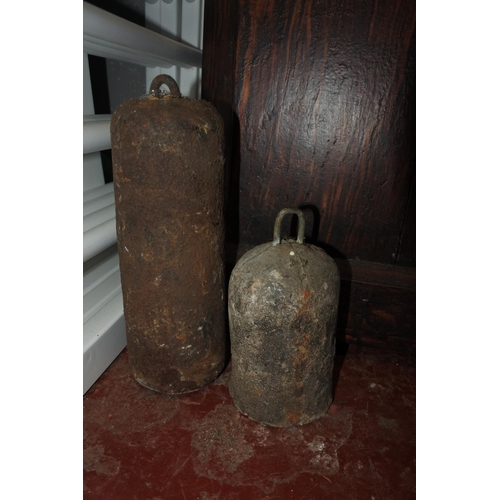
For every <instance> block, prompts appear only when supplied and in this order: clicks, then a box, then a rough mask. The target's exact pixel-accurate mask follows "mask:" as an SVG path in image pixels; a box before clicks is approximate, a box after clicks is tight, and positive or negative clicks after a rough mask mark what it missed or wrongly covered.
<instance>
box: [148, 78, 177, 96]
mask: <svg viewBox="0 0 500 500" xmlns="http://www.w3.org/2000/svg"><path fill="white" fill-rule="evenodd" d="M163 84H165V85H166V86H167V87H168V89H169V90H170V95H171V96H172V97H182V96H181V91H180V90H179V85H177V82H176V81H175V80H174V79H173V78H172V77H171V76H169V75H158V76H156V77H155V78H153V81H152V82H151V85H150V86H149V93H150V94H153V95H154V96H155V97H158V98H162V97H163V95H164V94H163V93H162V92H160V87H161V86H162V85H163Z"/></svg>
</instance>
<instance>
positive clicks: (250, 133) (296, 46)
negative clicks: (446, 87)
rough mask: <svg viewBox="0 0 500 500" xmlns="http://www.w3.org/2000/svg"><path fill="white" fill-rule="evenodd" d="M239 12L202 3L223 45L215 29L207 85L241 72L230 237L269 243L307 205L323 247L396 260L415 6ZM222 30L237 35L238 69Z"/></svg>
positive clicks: (257, 3)
mask: <svg viewBox="0 0 500 500" xmlns="http://www.w3.org/2000/svg"><path fill="white" fill-rule="evenodd" d="M224 9H227V12H226V11H225V10H224ZM235 9H236V7H234V6H233V7H231V6H230V2H229V3H228V2H224V1H214V2H207V6H206V12H207V13H208V15H210V16H211V17H210V19H211V22H212V23H213V22H216V23H217V25H218V28H217V30H218V32H219V38H217V39H216V38H213V34H214V28H212V29H211V34H209V35H210V36H209V38H206V39H205V44H204V50H205V51H207V50H208V51H211V53H212V54H216V53H217V57H218V58H219V60H215V59H214V57H212V58H211V59H210V60H211V63H212V64H213V66H212V67H208V66H205V67H204V78H205V77H206V78H207V80H204V83H206V84H208V83H209V82H208V78H213V76H210V75H207V72H208V73H213V72H215V73H218V72H219V71H220V72H222V73H223V74H225V75H226V76H227V75H231V74H232V73H234V74H235V79H234V84H235V89H234V101H233V109H234V111H235V114H236V118H234V122H236V126H234V127H233V132H234V130H235V129H237V133H236V134H235V135H234V136H233V144H232V145H231V147H232V149H233V151H234V150H236V155H237V160H238V161H237V162H236V165H235V168H236V169H237V171H236V172H232V173H233V178H232V179H233V183H232V184H231V187H232V189H231V191H232V198H231V200H230V205H229V208H230V215H231V220H230V223H229V224H228V234H229V236H230V238H231V239H232V241H235V242H237V241H240V242H243V243H251V244H257V243H261V242H264V241H267V240H268V228H269V227H272V224H273V221H274V217H275V215H276V214H277V212H278V211H279V209H281V208H283V207H285V206H292V207H298V206H301V205H303V204H308V205H309V206H313V207H315V208H316V209H317V211H318V214H319V217H320V220H319V232H318V241H320V242H323V243H324V244H327V245H331V246H332V247H334V248H336V249H337V251H338V253H339V254H340V255H344V256H345V257H347V258H360V259H362V260H368V261H378V262H385V263H391V262H394V261H395V259H396V252H397V248H398V243H399V237H400V234H401V228H402V223H403V218H404V211H405V208H406V205H407V197H408V192H409V186H410V182H411V168H410V163H411V151H409V149H408V148H409V140H408V134H409V133H411V125H409V124H408V119H409V117H410V113H409V110H410V108H411V103H410V100H411V98H412V92H411V88H410V86H411V85H410V84H411V82H412V79H411V74H412V71H413V72H414V67H413V69H412V68H411V61H413V62H414V58H411V57H410V58H409V52H410V51H411V50H412V47H413V48H414V44H412V39H413V33H414V25H415V5H414V2H412V1H397V0H364V1H355V2H352V1H347V0H344V1H342V0H314V1H313V0H300V1H295V0H294V1H291V0H284V1H280V2H269V1H267V0H240V2H239V4H238V16H237V17H234V16H233V17H232V19H229V18H230V17H231V16H230V13H231V11H232V12H233V13H234V11H235ZM216 11H218V12H216ZM214 14H217V15H215V19H214ZM223 19H225V22H226V24H225V28H224V29H223V25H222V23H223V22H224V21H223ZM235 24H238V26H237V27H236V28H235V27H234V25H235ZM206 26H207V25H206ZM225 29H228V30H229V31H231V32H232V34H233V35H235V36H236V44H235V46H234V47H235V49H236V53H235V65H234V69H232V68H228V65H229V64H230V63H229V62H228V61H225V60H224V57H226V56H229V58H231V55H230V49H229V48H228V49H227V52H226V50H225V48H226V47H229V46H228V45H227V43H226V42H224V40H226V39H227V38H226V37H227V36H228V35H226V34H225V33H224V30H225ZM229 38H230V36H229ZM211 45H212V46H211ZM223 47H224V49H222V48H223ZM222 50H224V55H222V54H221V51H222ZM408 61H410V63H408ZM413 66H414V65H413ZM229 78H232V76H229ZM214 84H215V82H213V83H212V85H214ZM219 90H220V91H221V92H222V93H223V94H224V93H225V90H224V89H223V88H222V89H221V86H220V85H219V84H217V88H215V87H214V88H212V89H206V92H207V93H206V95H207V96H208V95H215V94H216V93H217V92H218V91H219ZM235 179H237V182H235ZM235 189H237V190H238V191H237V193H234V190H235Z"/></svg>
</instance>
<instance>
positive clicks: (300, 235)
mask: <svg viewBox="0 0 500 500" xmlns="http://www.w3.org/2000/svg"><path fill="white" fill-rule="evenodd" d="M288 214H295V215H298V217H299V230H298V231H297V243H300V244H302V243H304V232H305V229H306V218H305V217H304V212H302V210H299V209H294V208H284V209H283V210H281V212H280V213H279V214H278V216H277V217H276V221H275V222H274V239H273V246H274V247H275V246H276V245H279V244H280V243H281V236H280V234H281V221H282V220H283V217H284V216H285V215H288Z"/></svg>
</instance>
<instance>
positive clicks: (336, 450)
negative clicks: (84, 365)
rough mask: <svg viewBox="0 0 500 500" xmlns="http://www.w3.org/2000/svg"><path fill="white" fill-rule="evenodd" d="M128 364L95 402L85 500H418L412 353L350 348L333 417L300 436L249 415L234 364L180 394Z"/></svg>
mask: <svg viewBox="0 0 500 500" xmlns="http://www.w3.org/2000/svg"><path fill="white" fill-rule="evenodd" d="M127 363H128V360H127V352H126V350H125V351H124V352H122V353H121V354H120V356H119V357H118V358H117V359H116V360H115V362H114V363H113V364H112V365H111V366H110V367H109V368H108V370H107V371H106V372H105V373H104V374H103V376H102V377H101V378H100V379H99V380H98V381H97V382H96V384H95V385H94V386H93V387H92V388H91V389H90V391H89V392H88V393H87V394H86V395H85V396H84V498H85V499H94V498H95V499H107V500H113V499H119V500H128V499H137V500H160V499H161V500H163V499H181V500H191V499H199V500H216V499H217V500H264V499H265V500H272V499H287V500H288V499H290V500H293V499H304V500H309V499H356V500H363V499H369V500H372V499H376V500H390V499H395V500H405V499H410V498H415V358H414V356H413V355H406V354H399V353H393V352H388V351H384V350H379V349H374V348H367V347H358V346H349V347H348V349H347V350H346V352H344V353H341V354H338V355H337V356H336V366H335V369H334V373H335V375H334V380H335V397H334V403H333V404H332V406H331V408H330V410H329V412H328V414H327V415H325V416H324V417H323V418H321V419H319V420H317V421H315V422H312V423H310V424H308V425H305V426H303V427H296V428H291V429H277V428H272V427H266V426H264V425H261V424H259V423H257V422H254V421H252V420H250V419H249V418H247V417H245V416H244V415H242V414H240V413H239V412H238V410H237V409H236V407H235V406H234V405H233V402H232V400H231V396H230V395H229V391H228V388H227V382H228V378H229V374H230V367H228V369H227V370H226V371H225V372H224V373H223V374H222V375H221V376H220V377H219V379H218V380H217V381H216V382H214V383H213V384H211V385H210V386H208V387H206V388H204V389H202V390H200V391H198V392H193V393H190V394H186V395H183V396H176V397H170V396H165V395H162V394H158V393H155V392H152V391H150V390H148V389H146V388H144V387H142V386H140V385H139V384H138V383H137V382H135V381H134V380H133V379H132V377H131V376H130V374H129V370H128V364H127Z"/></svg>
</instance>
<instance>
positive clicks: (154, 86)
mask: <svg viewBox="0 0 500 500" xmlns="http://www.w3.org/2000/svg"><path fill="white" fill-rule="evenodd" d="M163 84H165V85H167V86H168V87H169V89H170V94H166V93H164V92H162V90H161V87H162V85H163ZM111 145H112V156H113V181H114V186H115V204H116V227H117V242H118V250H119V259H120V273H121V280H122V290H123V302H124V312H125V324H126V331H127V345H128V355H129V360H130V364H131V368H132V374H133V376H134V377H135V379H136V380H137V381H138V382H139V383H141V384H142V385H144V386H146V387H149V388H150V389H153V390H156V391H161V392H165V393H170V394H177V393H183V392H189V391H194V390H196V389H199V388H201V387H203V386H204V385H206V384H208V383H210V382H212V381H213V380H214V379H215V378H216V377H217V376H218V375H219V373H220V372H221V370H222V368H223V366H224V361H225V359H224V358H225V351H226V349H225V335H226V332H225V295H224V220H223V199H224V170H223V154H224V153H223V151H224V136H223V123H222V119H221V117H220V115H219V114H218V113H217V111H216V110H215V108H214V107H213V106H212V105H211V104H209V103H207V102H205V101H202V100H196V99H188V98H185V97H182V96H181V94H180V92H179V88H178V86H177V83H176V82H175V81H174V80H173V79H172V78H170V77H169V76H166V75H160V76H159V77H156V78H155V79H154V80H153V82H152V83H151V90H150V94H149V95H146V96H144V97H141V98H137V99H130V100H128V101H125V102H124V103H122V104H121V105H120V106H118V107H117V109H116V110H115V112H114V113H113V117H112V120H111Z"/></svg>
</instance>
